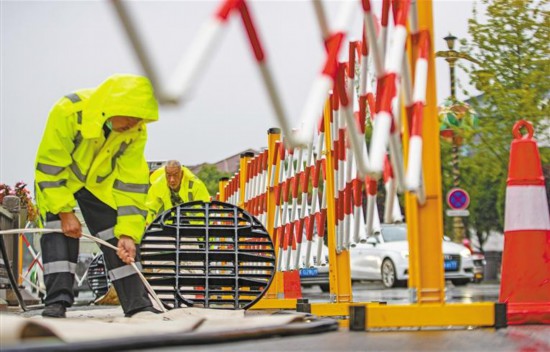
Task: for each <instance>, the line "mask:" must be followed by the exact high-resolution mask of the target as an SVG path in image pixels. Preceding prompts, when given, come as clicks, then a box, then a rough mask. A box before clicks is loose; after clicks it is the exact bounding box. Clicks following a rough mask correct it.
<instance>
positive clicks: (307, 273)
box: [300, 268, 319, 277]
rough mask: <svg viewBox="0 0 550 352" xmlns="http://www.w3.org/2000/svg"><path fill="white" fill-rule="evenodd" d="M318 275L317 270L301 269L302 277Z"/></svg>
mask: <svg viewBox="0 0 550 352" xmlns="http://www.w3.org/2000/svg"><path fill="white" fill-rule="evenodd" d="M318 275H319V272H318V271H317V268H305V269H300V277H315V276H318Z"/></svg>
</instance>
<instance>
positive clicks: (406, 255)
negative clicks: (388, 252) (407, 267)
mask: <svg viewBox="0 0 550 352" xmlns="http://www.w3.org/2000/svg"><path fill="white" fill-rule="evenodd" d="M400 253H401V256H402V257H403V258H405V259H407V258H408V257H409V251H401V252H400Z"/></svg>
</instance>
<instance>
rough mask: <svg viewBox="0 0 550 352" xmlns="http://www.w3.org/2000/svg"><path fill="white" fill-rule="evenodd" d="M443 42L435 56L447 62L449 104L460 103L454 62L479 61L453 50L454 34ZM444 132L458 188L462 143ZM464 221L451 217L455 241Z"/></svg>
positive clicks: (454, 135)
mask: <svg viewBox="0 0 550 352" xmlns="http://www.w3.org/2000/svg"><path fill="white" fill-rule="evenodd" d="M443 39H444V40H445V42H447V48H448V49H449V50H445V51H438V52H436V53H435V56H436V57H443V58H445V61H447V63H448V64H449V73H450V77H451V81H450V83H451V84H450V85H451V97H450V100H451V105H460V104H459V102H458V100H457V98H456V79H455V66H456V62H457V61H458V60H459V59H465V60H468V61H471V62H474V63H476V64H479V62H478V61H477V60H476V59H474V58H472V57H471V56H470V55H468V54H466V53H462V52H459V51H456V50H454V46H455V42H456V40H457V39H458V38H457V37H455V36H454V35H452V34H450V33H449V35H447V36H446V37H444V38H443ZM453 107H454V106H451V110H453ZM459 126H460V121H459V119H457V125H456V127H459ZM445 132H446V134H447V135H448V136H449V137H451V138H452V164H451V166H452V175H453V188H459V187H460V169H459V167H458V166H459V157H460V154H459V148H460V145H461V144H462V137H461V136H460V135H458V134H457V133H455V132H454V131H453V130H450V131H445ZM464 232H465V231H464V222H463V221H462V218H461V217H459V216H455V217H454V218H453V233H454V239H455V240H457V241H462V239H463V238H464Z"/></svg>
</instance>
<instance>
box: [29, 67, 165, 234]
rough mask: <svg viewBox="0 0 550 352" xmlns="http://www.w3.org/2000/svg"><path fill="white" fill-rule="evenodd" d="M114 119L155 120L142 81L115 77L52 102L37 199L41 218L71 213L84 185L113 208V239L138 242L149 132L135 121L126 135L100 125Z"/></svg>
mask: <svg viewBox="0 0 550 352" xmlns="http://www.w3.org/2000/svg"><path fill="white" fill-rule="evenodd" d="M112 116H130V117H137V118H141V119H142V120H143V121H144V122H152V121H156V120H158V104H157V101H156V99H155V97H154V93H153V88H152V86H151V83H150V82H149V80H148V79H147V78H145V77H141V76H135V75H126V74H124V75H123V74H119V75H114V76H111V77H109V78H108V79H107V80H106V81H105V82H103V83H102V84H101V85H100V86H99V87H97V88H95V89H83V90H79V91H76V92H74V93H72V94H69V95H67V96H65V97H63V98H61V99H60V100H59V101H57V102H56V104H55V105H54V107H53V108H52V110H51V111H50V114H49V117H48V122H47V125H46V128H45V130H44V136H43V138H42V142H41V143H40V146H39V148H38V153H37V156H36V170H35V182H36V184H35V186H36V187H35V190H36V200H37V203H38V207H39V209H40V213H41V215H42V216H44V215H45V213H46V212H50V213H53V214H58V213H59V212H69V211H72V210H73V208H74V207H75V206H76V200H75V198H74V193H75V192H76V191H78V190H79V189H81V188H82V187H86V188H87V189H88V190H89V191H90V192H91V193H92V194H94V195H95V196H96V197H97V198H99V199H100V200H101V201H103V202H104V203H106V204H108V205H109V206H111V207H112V208H113V209H116V210H117V214H118V215H117V224H116V225H115V227H114V229H113V232H114V235H115V237H116V238H120V236H121V235H126V236H130V237H131V238H133V239H134V241H135V242H136V243H139V242H141V237H142V236H143V229H144V226H145V217H146V215H147V207H146V205H145V201H146V198H147V191H148V188H149V169H148V167H147V163H146V161H145V157H144V148H145V142H146V140H147V129H146V127H145V124H143V123H139V124H137V125H136V126H134V127H133V128H132V129H130V130H127V131H124V132H116V131H114V130H112V131H111V132H110V134H109V136H108V138H107V139H105V136H104V131H103V125H104V123H105V122H106V121H107V119H108V118H110V117H112Z"/></svg>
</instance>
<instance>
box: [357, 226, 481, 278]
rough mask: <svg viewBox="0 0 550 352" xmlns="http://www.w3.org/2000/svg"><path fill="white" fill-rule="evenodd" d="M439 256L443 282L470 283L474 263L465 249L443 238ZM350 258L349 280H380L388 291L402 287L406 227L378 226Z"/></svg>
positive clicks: (406, 264)
mask: <svg viewBox="0 0 550 352" xmlns="http://www.w3.org/2000/svg"><path fill="white" fill-rule="evenodd" d="M443 256H444V263H443V267H444V269H445V279H446V280H450V281H451V282H452V283H453V284H454V285H455V286H462V285H466V284H467V283H469V282H471V281H473V279H474V263H473V260H472V254H471V252H470V250H469V249H468V248H466V247H464V246H463V245H461V244H457V243H453V242H451V241H450V240H448V239H445V240H444V241H443ZM350 258H351V259H350V261H351V279H352V280H353V281H360V280H367V281H371V280H372V281H382V283H383V284H384V286H385V287H388V288H389V287H396V286H406V285H407V280H408V278H409V244H408V242H407V227H406V225H405V224H400V225H388V224H384V225H382V227H381V233H378V234H376V235H374V236H370V237H369V238H368V239H367V242H366V243H361V244H357V245H356V246H355V247H354V248H352V249H351V251H350Z"/></svg>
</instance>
